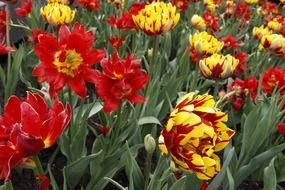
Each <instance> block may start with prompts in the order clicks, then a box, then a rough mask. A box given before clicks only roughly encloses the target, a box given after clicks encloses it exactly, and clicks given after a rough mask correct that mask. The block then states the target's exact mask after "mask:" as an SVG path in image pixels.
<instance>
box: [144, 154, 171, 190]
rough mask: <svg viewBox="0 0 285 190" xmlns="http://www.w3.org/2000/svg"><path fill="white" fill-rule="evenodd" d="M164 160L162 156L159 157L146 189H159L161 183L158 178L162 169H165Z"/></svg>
mask: <svg viewBox="0 0 285 190" xmlns="http://www.w3.org/2000/svg"><path fill="white" fill-rule="evenodd" d="M166 167H167V166H166V162H165V158H164V157H163V156H160V157H159V160H158V163H157V166H156V169H155V171H154V173H153V175H152V177H151V180H150V182H149V185H148V187H147V190H157V189H161V186H163V184H161V183H160V178H161V176H162V175H163V173H164V171H165V170H166Z"/></svg>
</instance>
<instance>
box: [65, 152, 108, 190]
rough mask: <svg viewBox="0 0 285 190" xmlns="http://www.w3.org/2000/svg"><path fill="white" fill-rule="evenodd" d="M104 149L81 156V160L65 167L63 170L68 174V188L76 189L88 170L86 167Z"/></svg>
mask: <svg viewBox="0 0 285 190" xmlns="http://www.w3.org/2000/svg"><path fill="white" fill-rule="evenodd" d="M101 153H102V151H100V152H98V153H96V154H91V155H88V156H85V157H82V158H80V159H79V160H77V161H75V162H73V163H71V164H69V165H67V166H66V167H64V168H63V172H64V174H65V176H66V183H67V185H68V189H71V190H72V189H74V188H75V186H76V185H77V184H78V182H79V181H80V179H81V177H82V176H83V175H84V173H85V172H86V169H87V167H88V165H89V163H90V162H91V161H92V160H93V159H94V158H96V157H97V156H98V155H100V154H101Z"/></svg>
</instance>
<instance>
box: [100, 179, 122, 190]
mask: <svg viewBox="0 0 285 190" xmlns="http://www.w3.org/2000/svg"><path fill="white" fill-rule="evenodd" d="M104 179H105V180H107V181H108V182H110V183H112V184H113V185H115V186H116V187H117V188H119V189H120V190H127V188H124V187H123V186H122V185H120V184H119V183H118V182H116V181H115V180H113V179H111V178H109V177H104Z"/></svg>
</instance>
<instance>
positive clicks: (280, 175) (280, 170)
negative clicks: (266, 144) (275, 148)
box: [275, 155, 285, 183]
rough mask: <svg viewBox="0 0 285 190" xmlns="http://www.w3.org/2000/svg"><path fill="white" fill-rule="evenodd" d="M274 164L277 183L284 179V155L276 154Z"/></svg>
mask: <svg viewBox="0 0 285 190" xmlns="http://www.w3.org/2000/svg"><path fill="white" fill-rule="evenodd" d="M275 165H276V167H275V168H276V176H277V181H278V183H280V182H284V181H285V167H284V166H285V156H284V155H278V157H277V159H276V160H275Z"/></svg>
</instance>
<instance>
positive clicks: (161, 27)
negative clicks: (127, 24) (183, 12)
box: [133, 2, 180, 35]
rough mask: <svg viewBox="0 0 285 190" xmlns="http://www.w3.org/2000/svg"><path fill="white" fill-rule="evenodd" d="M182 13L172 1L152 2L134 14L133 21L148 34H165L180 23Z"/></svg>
mask: <svg viewBox="0 0 285 190" xmlns="http://www.w3.org/2000/svg"><path fill="white" fill-rule="evenodd" d="M179 18H180V14H179V13H177V12H176V7H175V6H173V5H172V4H171V3H164V2H152V3H151V4H149V5H146V6H145V8H144V9H142V10H140V11H139V13H138V14H137V15H133V21H134V23H135V24H136V25H137V27H138V28H139V29H141V30H142V31H143V32H144V33H146V34H148V35H157V34H164V33H166V32H168V31H169V30H171V29H172V28H174V27H175V26H176V24H177V23H178V21H179Z"/></svg>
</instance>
